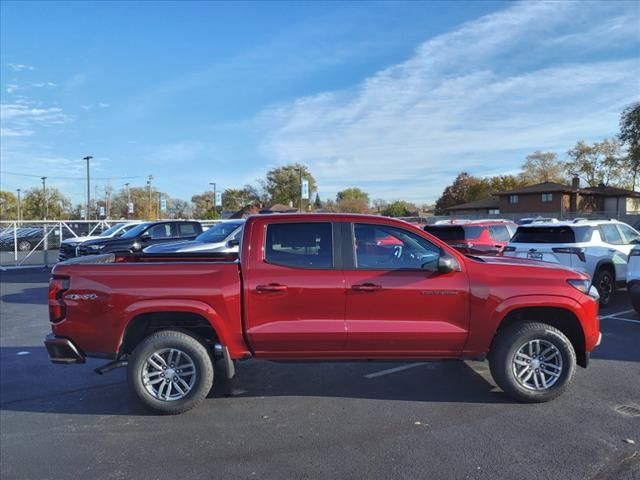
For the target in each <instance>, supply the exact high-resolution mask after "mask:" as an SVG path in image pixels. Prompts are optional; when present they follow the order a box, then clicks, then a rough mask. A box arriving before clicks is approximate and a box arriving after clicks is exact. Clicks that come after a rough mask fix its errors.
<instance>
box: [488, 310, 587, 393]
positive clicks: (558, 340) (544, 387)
mask: <svg viewBox="0 0 640 480" xmlns="http://www.w3.org/2000/svg"><path fill="white" fill-rule="evenodd" d="M489 363H490V368H491V375H492V376H493V379H494V380H495V381H496V383H497V384H498V386H499V387H500V388H502V390H503V391H504V392H505V393H506V394H507V395H509V396H510V397H512V398H514V399H516V400H518V401H521V402H528V403H534V402H548V401H549V400H553V399H554V398H556V397H558V396H559V395H561V394H562V393H563V392H564V391H565V390H566V389H567V387H568V386H569V384H570V383H571V380H572V379H573V375H574V373H575V370H576V353H575V351H574V349H573V345H571V342H570V341H569V339H568V338H567V337H566V336H565V335H564V334H563V333H562V332H561V331H560V330H558V329H557V328H554V327H552V326H551V325H547V324H544V323H534V322H524V323H517V324H514V325H511V326H509V327H507V328H506V330H505V331H503V332H500V333H498V336H497V337H496V338H495V339H494V341H493V345H492V348H491V352H489Z"/></svg>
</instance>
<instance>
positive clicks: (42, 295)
mask: <svg viewBox="0 0 640 480" xmlns="http://www.w3.org/2000/svg"><path fill="white" fill-rule="evenodd" d="M47 291H48V287H31V288H24V289H22V291H21V292H19V293H7V294H5V295H2V297H1V298H2V301H3V302H7V303H21V304H24V305H46V304H47Z"/></svg>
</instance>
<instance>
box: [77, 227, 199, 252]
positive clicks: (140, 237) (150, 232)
mask: <svg viewBox="0 0 640 480" xmlns="http://www.w3.org/2000/svg"><path fill="white" fill-rule="evenodd" d="M201 233H202V225H200V222H192V221H184V220H166V221H159V222H147V223H141V224H140V225H138V226H137V227H134V228H132V229H131V230H129V231H128V232H127V233H125V234H124V235H122V236H121V237H118V238H105V239H96V240H89V241H88V242H84V243H83V244H81V245H80V246H78V255H94V254H98V253H130V252H141V251H142V249H143V248H146V247H148V246H149V245H155V244H158V243H166V242H175V241H177V240H193V239H194V238H196V237H197V236H198V235H200V234H201Z"/></svg>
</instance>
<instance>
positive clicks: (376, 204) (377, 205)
mask: <svg viewBox="0 0 640 480" xmlns="http://www.w3.org/2000/svg"><path fill="white" fill-rule="evenodd" d="M388 205H389V202H387V201H386V200H385V199H384V198H376V199H375V200H374V201H373V208H374V209H375V211H376V212H378V213H380V212H382V210H384V209H385V208H387V206H388Z"/></svg>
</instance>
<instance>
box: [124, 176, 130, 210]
mask: <svg viewBox="0 0 640 480" xmlns="http://www.w3.org/2000/svg"><path fill="white" fill-rule="evenodd" d="M124 186H125V187H126V189H127V218H131V212H130V211H129V205H131V194H130V192H129V183H125V184H124Z"/></svg>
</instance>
